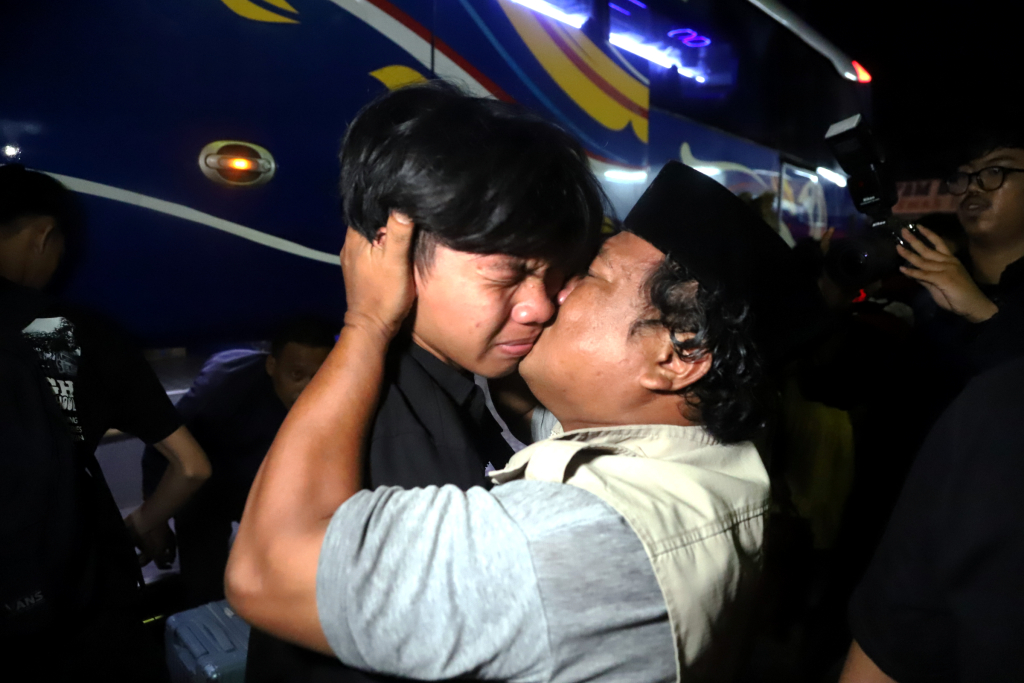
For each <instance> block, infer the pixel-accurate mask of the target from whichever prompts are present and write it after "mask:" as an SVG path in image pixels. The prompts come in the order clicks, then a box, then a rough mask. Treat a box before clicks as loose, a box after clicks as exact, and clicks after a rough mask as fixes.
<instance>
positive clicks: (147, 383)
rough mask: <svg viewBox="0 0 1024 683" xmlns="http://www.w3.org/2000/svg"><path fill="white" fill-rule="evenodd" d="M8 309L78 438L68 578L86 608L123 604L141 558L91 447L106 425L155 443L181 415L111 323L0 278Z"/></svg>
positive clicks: (3, 311) (0, 313) (4, 313)
mask: <svg viewBox="0 0 1024 683" xmlns="http://www.w3.org/2000/svg"><path fill="white" fill-rule="evenodd" d="M13 315H22V316H23V318H22V319H19V320H16V321H15V320H5V324H16V325H17V326H18V327H21V328H22V337H23V338H24V339H25V341H27V342H28V344H29V346H31V347H32V349H33V350H34V351H35V355H36V357H37V359H38V361H39V364H40V368H41V369H42V374H43V376H44V377H45V379H46V381H47V382H48V383H49V384H50V387H51V389H52V390H53V393H54V399H55V400H56V401H57V402H58V404H59V405H60V407H61V409H62V411H63V413H64V417H65V419H66V420H67V422H68V426H69V427H70V430H71V433H72V434H73V436H74V438H75V441H76V446H77V455H78V457H77V462H76V467H78V468H81V471H82V473H83V476H81V478H80V480H81V482H82V486H83V487H84V488H85V490H84V491H82V492H81V495H82V500H83V501H84V503H83V505H82V508H81V511H80V512H81V515H82V523H81V525H80V526H81V529H83V533H86V534H88V535H87V536H86V537H83V538H82V540H81V542H82V546H83V550H82V557H83V560H82V561H81V562H80V563H78V564H77V566H76V567H75V568H74V570H75V573H76V576H70V575H69V577H68V581H69V582H72V581H75V582H78V583H79V584H80V586H81V589H80V591H79V594H80V598H81V602H80V606H81V609H82V612H83V614H86V613H92V612H95V611H97V610H99V609H104V608H112V606H113V605H122V606H123V605H125V604H126V603H128V602H130V601H131V600H132V599H133V597H134V591H135V587H136V581H137V579H138V578H139V573H138V563H137V562H136V559H135V553H134V551H133V546H132V544H131V541H130V540H129V538H128V534H127V531H126V530H125V526H124V522H123V521H122V519H121V516H120V514H119V512H118V509H117V506H116V504H115V502H114V499H113V496H112V495H111V493H110V489H109V488H108V487H107V484H106V481H105V480H104V478H103V473H102V471H101V470H100V469H99V467H98V465H97V463H96V460H95V457H94V452H95V450H96V446H97V445H98V444H99V442H100V439H102V438H103V435H104V434H105V433H106V431H107V430H108V429H110V428H116V429H120V430H121V431H124V432H128V433H130V434H133V435H135V436H138V437H139V438H140V439H142V440H143V441H146V442H147V443H154V442H156V441H160V440H162V439H164V438H166V437H167V436H168V435H170V434H171V432H173V431H175V430H176V429H177V428H178V427H179V426H180V425H181V419H180V418H179V416H178V413H177V411H175V409H174V406H173V405H172V404H171V401H170V399H168V398H167V394H166V393H165V392H164V389H163V387H162V386H161V384H160V382H159V380H158V379H157V378H156V375H155V374H154V373H153V370H152V368H150V366H149V364H148V363H147V362H146V361H145V359H144V358H143V357H142V355H141V354H140V353H139V352H138V351H137V350H136V349H134V348H133V347H132V346H131V345H130V344H129V343H128V342H127V341H126V339H125V338H124V336H123V335H121V334H120V333H119V332H118V331H117V329H116V328H115V327H114V326H113V325H111V324H109V323H107V322H105V321H104V320H103V319H101V318H99V317H97V316H95V315H93V314H90V313H87V312H85V311H82V310H77V309H74V308H71V307H69V306H67V305H65V304H62V303H61V302H59V301H55V300H53V299H50V298H48V297H45V296H43V295H41V294H39V293H38V292H34V291H32V290H28V289H26V288H24V287H20V286H18V285H15V284H13V283H11V282H10V281H8V280H5V279H3V278H0V317H4V318H5V319H7V318H8V317H10V316H13ZM3 417H4V416H0V419H3ZM0 447H2V444H0ZM5 503H9V504H16V503H15V502H12V501H5Z"/></svg>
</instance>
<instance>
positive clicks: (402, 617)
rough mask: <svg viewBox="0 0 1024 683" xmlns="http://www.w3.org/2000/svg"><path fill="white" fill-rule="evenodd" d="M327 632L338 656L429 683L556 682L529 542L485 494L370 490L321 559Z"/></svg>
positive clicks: (358, 498) (339, 520)
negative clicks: (444, 682) (466, 679)
mask: <svg viewBox="0 0 1024 683" xmlns="http://www.w3.org/2000/svg"><path fill="white" fill-rule="evenodd" d="M317 608H318V610H319V613H320V623H321V625H322V626H323V629H324V633H325V634H326V636H327V640H328V642H329V643H330V644H331V648H332V649H333V650H334V652H335V654H336V655H337V656H338V658H339V659H340V660H341V661H343V662H345V663H346V664H349V665H350V666H354V667H357V668H360V669H364V670H369V671H375V672H380V673H386V674H390V675H396V676H406V677H415V678H421V679H428V680H429V679H443V678H454V677H457V676H462V675H466V674H472V675H473V676H474V677H481V678H496V679H502V680H508V681H535V680H544V679H545V678H547V675H546V673H547V672H546V668H548V667H550V659H551V657H550V652H549V646H548V640H547V625H546V624H545V623H544V611H543V607H542V605H541V603H540V594H539V591H538V590H537V580H536V577H535V576H534V573H533V567H532V565H531V562H530V552H529V548H528V545H527V540H526V536H525V535H524V534H523V532H522V531H521V530H520V529H519V528H518V526H517V525H516V524H515V522H513V521H512V520H511V519H510V517H509V515H508V514H507V513H506V512H505V510H504V509H503V508H502V506H501V505H500V504H498V502H497V501H496V500H495V499H494V498H493V497H492V496H491V495H490V494H489V493H488V492H487V491H486V490H484V489H483V488H474V489H470V490H469V491H462V490H460V489H458V488H456V487H454V486H444V487H441V488H438V487H433V486H432V487H428V488H422V489H412V490H404V489H401V488H397V487H386V488H378V489H376V490H374V491H362V492H360V493H358V494H357V495H355V496H354V497H352V498H351V499H350V500H348V501H347V502H346V503H345V504H344V505H342V506H341V507H340V508H338V511H337V512H336V513H335V514H334V517H333V519H332V520H331V523H330V526H329V527H328V530H327V535H326V537H325V538H324V543H323V546H322V547H321V550H320V562H319V568H318V572H317Z"/></svg>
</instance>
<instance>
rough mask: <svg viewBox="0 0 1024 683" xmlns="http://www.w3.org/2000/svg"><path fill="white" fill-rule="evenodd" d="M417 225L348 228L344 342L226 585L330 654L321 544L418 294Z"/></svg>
mask: <svg viewBox="0 0 1024 683" xmlns="http://www.w3.org/2000/svg"><path fill="white" fill-rule="evenodd" d="M412 232H413V226H412V224H411V223H410V222H409V221H408V219H403V217H400V216H398V215H397V214H393V215H392V216H391V218H390V219H389V221H388V225H387V228H386V230H385V231H384V234H383V237H380V238H378V239H377V240H376V241H375V242H374V243H372V244H371V243H370V242H368V241H367V240H366V239H365V238H363V237H362V236H361V235H359V233H357V232H356V231H354V230H352V229H351V228H350V229H349V231H348V234H347V236H346V238H345V246H344V248H343V249H342V252H341V261H342V269H343V271H344V273H345V286H346V295H347V300H348V312H347V313H346V314H345V325H344V327H343V328H342V330H341V335H340V336H339V338H338V343H337V345H336V346H335V347H334V350H333V351H332V352H331V354H330V356H328V357H327V360H326V361H325V362H324V364H323V366H322V367H321V368H320V370H319V371H318V372H317V374H316V376H315V377H314V378H313V380H312V382H310V384H309V386H308V387H307V388H306V390H305V391H303V393H302V395H301V396H300V397H299V399H298V401H297V402H296V403H295V406H294V407H293V408H292V409H291V411H290V412H289V414H288V417H287V418H286V419H285V421H284V424H283V425H282V426H281V430H280V431H279V432H278V435H277V438H275V439H274V443H273V445H272V446H271V447H270V450H269V451H268V453H267V457H266V458H265V459H264V461H263V465H262V466H261V467H260V471H259V473H258V475H257V476H256V480H255V482H254V484H253V486H252V490H251V492H250V493H249V499H248V501H247V502H246V505H245V512H244V513H243V515H242V521H241V525H240V527H239V531H238V536H237V538H236V540H235V544H234V546H233V548H232V551H231V557H230V559H229V561H228V567H227V573H226V575H225V593H226V595H227V597H228V600H229V602H230V603H231V605H232V606H233V607H234V608H235V610H236V611H237V612H238V613H239V614H240V615H241V616H242V617H243V618H244V619H245V620H246V621H248V622H249V623H250V624H252V625H254V626H256V627H257V628H260V629H262V630H265V631H268V632H270V633H272V634H274V635H276V636H278V637H280V638H283V639H285V640H289V641H291V642H294V643H297V644H299V645H303V646H305V647H310V648H314V649H316V650H319V651H321V652H324V653H331V649H330V646H329V645H328V643H327V639H326V637H325V636H324V633H323V629H322V627H321V625H320V621H319V618H318V615H317V606H316V576H317V563H318V560H319V556H320V547H321V544H322V542H323V539H324V535H325V533H326V530H327V526H328V524H329V523H330V520H331V517H332V516H333V514H334V512H335V511H336V510H337V509H338V507H339V506H341V504H342V503H344V502H345V501H346V500H348V499H349V498H351V497H352V496H353V495H354V494H355V493H357V492H358V491H359V489H360V475H361V452H362V449H363V445H364V442H365V440H366V437H367V434H368V432H369V428H370V420H371V419H372V417H373V413H374V410H375V408H376V404H377V399H378V397H379V394H380V385H381V381H382V378H383V375H384V356H385V353H386V351H387V347H388V344H389V343H390V341H391V338H392V337H393V336H394V334H395V333H396V332H397V330H398V327H399V325H400V324H401V321H402V319H403V318H404V317H405V315H406V314H407V313H408V311H409V309H410V308H411V306H412V302H413V299H414V297H415V290H414V285H413V284H412V276H411V272H410V271H411V267H410V263H409V243H410V240H411V236H412Z"/></svg>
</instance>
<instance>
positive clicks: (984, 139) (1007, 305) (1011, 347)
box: [899, 127, 1024, 395]
mask: <svg viewBox="0 0 1024 683" xmlns="http://www.w3.org/2000/svg"><path fill="white" fill-rule="evenodd" d="M973 137H974V139H973V140H972V141H969V142H968V143H966V144H965V145H964V147H965V150H964V151H963V152H962V153H961V159H963V163H961V164H960V166H959V167H958V168H957V170H956V171H955V172H954V173H953V174H951V175H950V176H949V179H948V180H947V186H948V188H949V191H950V192H951V193H952V194H954V195H956V196H959V197H960V198H961V199H960V203H959V205H958V206H957V218H959V219H960V223H961V225H962V226H963V228H964V231H965V232H966V234H967V248H966V249H962V250H960V251H959V252H957V253H956V254H954V253H953V252H952V251H951V250H950V248H949V246H948V245H947V244H946V243H945V242H944V241H942V240H941V239H939V238H938V237H939V236H937V235H935V234H934V233H932V232H930V231H929V230H928V229H927V227H925V228H924V229H923V230H922V233H923V234H924V235H925V236H926V237H928V238H929V240H930V241H931V242H932V243H933V244H934V245H935V248H934V249H930V248H928V247H927V246H926V245H925V244H923V243H922V242H921V241H920V240H917V239H915V238H914V237H913V235H911V236H910V238H909V239H908V241H909V242H910V243H911V244H912V245H913V247H914V250H915V251H916V252H917V253H916V254H915V253H911V252H909V251H907V250H906V249H902V248H900V249H899V250H900V255H901V256H903V257H904V258H905V259H907V261H908V262H909V263H908V264H907V265H906V266H905V267H904V268H903V272H904V273H906V274H907V275H908V276H910V277H912V278H914V279H915V280H917V281H918V282H920V283H921V284H922V285H924V288H925V289H926V290H927V292H928V294H930V295H931V297H930V298H931V301H930V302H929V303H931V304H932V305H931V306H919V307H918V310H917V311H916V316H917V318H918V320H919V324H920V332H921V335H922V337H923V338H925V339H926V340H927V341H928V342H930V343H931V344H932V345H934V347H935V348H936V349H937V352H938V355H937V358H938V359H939V360H940V362H942V363H944V364H946V365H948V367H947V368H946V369H945V370H944V373H945V374H949V375H955V376H956V380H957V382H956V385H955V386H954V389H955V391H954V395H955V393H956V392H958V391H959V390H960V389H961V388H962V387H963V383H964V382H965V381H966V380H967V379H968V378H969V377H970V376H972V375H974V374H976V373H978V372H980V371H982V370H985V369H987V368H990V367H993V366H995V365H998V364H999V363H1003V362H1005V361H1007V360H1009V359H1010V358H1013V357H1016V356H1019V355H1022V354H1024V135H1022V134H1021V133H1020V130H1019V127H1016V128H1013V129H1010V130H1009V131H998V130H997V131H995V132H987V133H979V134H976V135H974V136H973Z"/></svg>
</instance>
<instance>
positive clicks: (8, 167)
mask: <svg viewBox="0 0 1024 683" xmlns="http://www.w3.org/2000/svg"><path fill="white" fill-rule="evenodd" d="M29 216H50V217H51V218H53V223H54V228H55V229H56V230H58V231H59V232H60V233H61V234H62V235H63V236H64V237H65V238H68V239H69V238H72V237H74V236H75V235H74V234H75V233H77V231H78V228H79V225H80V222H81V213H80V211H79V207H78V203H77V202H76V201H75V195H74V193H73V192H71V191H70V190H69V189H67V188H66V187H64V185H62V184H61V183H60V181H58V180H56V179H55V178H52V177H50V176H48V175H46V174H45V173H40V172H39V171H30V170H28V169H26V168H25V167H24V166H22V165H21V164H4V165H3V166H0V231H9V230H11V229H13V224H14V222H15V221H17V220H18V219H19V218H26V217H29Z"/></svg>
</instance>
